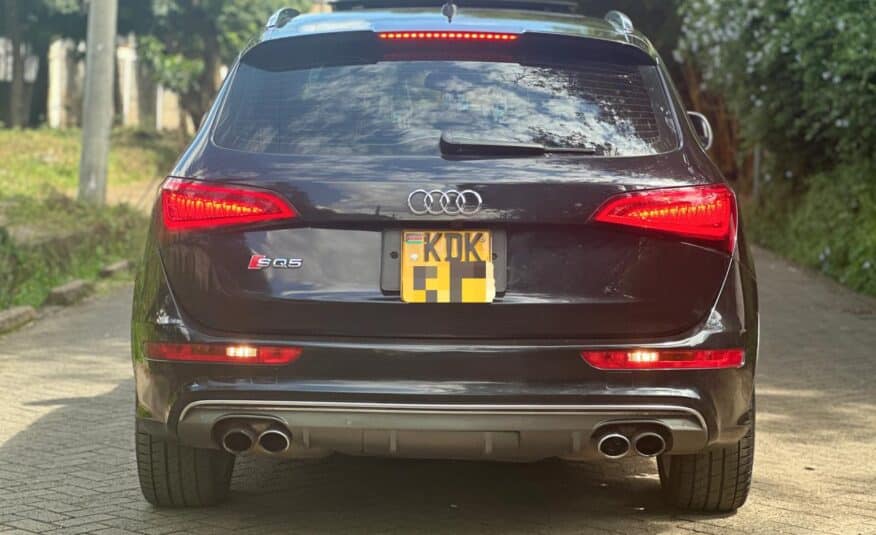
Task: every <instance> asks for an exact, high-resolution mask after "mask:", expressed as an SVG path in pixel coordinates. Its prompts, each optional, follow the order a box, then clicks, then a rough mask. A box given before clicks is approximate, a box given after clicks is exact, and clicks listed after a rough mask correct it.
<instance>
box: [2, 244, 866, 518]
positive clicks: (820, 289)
mask: <svg viewBox="0 0 876 535" xmlns="http://www.w3.org/2000/svg"><path fill="white" fill-rule="evenodd" d="M757 256H758V268H759V275H760V281H761V283H760V284H761V298H762V311H763V317H762V326H763V348H762V354H761V355H762V356H761V364H760V370H759V372H760V378H759V386H758V389H759V390H758V395H759V398H758V409H759V413H758V432H759V434H758V441H757V451H758V452H757V464H756V466H755V483H754V488H753V491H752V495H751V498H750V501H749V504H748V505H747V506H746V507H745V508H743V509H742V510H740V512H739V513H738V514H736V515H733V516H726V517H721V516H694V515H681V514H678V513H675V512H673V511H672V510H669V509H667V508H666V507H665V506H663V505H662V504H661V502H660V499H659V495H658V481H657V476H656V473H655V467H654V465H653V463H650V462H645V461H642V460H636V459H632V460H629V461H624V462H617V463H592V464H579V465H572V464H563V463H560V462H544V463H538V464H522V465H502V464H484V463H464V462H432V461H429V462H424V461H391V460H374V459H355V458H340V457H339V458H330V459H327V460H322V461H317V462H312V463H296V462H273V461H270V460H255V461H252V460H251V461H246V462H241V463H239V464H238V466H237V468H236V469H235V478H234V483H233V495H232V499H231V501H230V503H229V504H227V505H226V506H223V507H221V508H217V509H210V510H195V511H171V510H165V511H157V510H155V509H153V508H152V507H151V506H149V505H148V504H147V503H146V502H144V501H143V500H142V499H141V497H140V492H139V489H138V488H137V481H136V476H135V473H134V467H133V455H132V451H133V443H132V442H133V441H132V417H131V410H132V408H133V404H132V402H133V387H132V380H131V369H130V364H129V362H128V333H127V330H128V329H127V318H128V309H129V299H130V289H129V288H127V287H125V288H120V289H116V290H114V291H111V292H109V293H108V294H106V295H103V296H101V297H98V298H95V299H93V300H91V301H90V302H88V303H85V304H83V305H80V306H77V307H75V308H72V309H69V310H66V311H64V312H62V313H59V314H57V315H54V316H51V317H49V318H47V319H45V320H43V321H41V322H39V323H37V324H35V325H33V326H31V327H29V328H27V329H25V330H23V331H20V332H18V333H15V334H13V335H10V336H7V337H5V338H0V533H6V532H51V533H86V532H96V533H127V532H138V533H155V534H158V533H173V532H181V533H226V532H229V531H232V530H233V531H241V532H252V533H258V534H259V535H262V534H264V533H268V532H301V533H314V532H374V533H394V532H398V533H407V532H420V531H424V532H425V531H429V532H486V533H510V532H517V533H556V532H559V533H573V532H591V531H595V532H611V533H625V534H626V533H632V532H636V533H638V532H646V533H651V532H653V533H679V532H697V533H724V532H735V531H739V532H748V533H766V532H770V533H772V532H787V533H810V532H829V533H876V460H874V457H873V455H874V451H873V450H874V449H876V384H874V379H876V374H874V371H873V366H874V365H876V302H874V301H872V300H867V299H864V298H861V297H859V296H856V295H854V294H851V293H849V292H847V291H845V290H843V289H841V288H839V287H837V286H836V285H834V284H832V283H830V282H827V281H825V280H823V279H821V278H819V277H813V276H811V275H809V274H807V273H805V272H803V271H801V270H798V269H795V268H793V267H792V266H790V265H789V264H787V263H785V262H783V261H781V260H779V259H777V258H776V257H774V256H772V255H770V254H768V253H765V252H762V251H758V253H757Z"/></svg>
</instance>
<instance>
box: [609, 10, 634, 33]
mask: <svg viewBox="0 0 876 535" xmlns="http://www.w3.org/2000/svg"><path fill="white" fill-rule="evenodd" d="M605 22H607V23H609V24H611V25H612V26H613V27H614V29H615V30H617V31H619V32H620V33H633V30H635V29H636V28H635V27H634V26H633V21H631V20H630V18H629V17H628V16H626V15H625V14H624V13H622V12H620V11H618V10H616V9H612V10H611V11H609V12H608V13H606V14H605Z"/></svg>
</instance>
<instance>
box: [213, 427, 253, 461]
mask: <svg viewBox="0 0 876 535" xmlns="http://www.w3.org/2000/svg"><path fill="white" fill-rule="evenodd" d="M220 442H221V443H222V448H223V449H224V450H225V451H227V452H228V453H231V454H233V455H239V454H241V453H244V452H247V451H249V450H250V449H252V447H253V445H254V444H255V442H256V437H255V433H253V431H252V429H249V428H247V427H232V428H231V429H229V430H227V431H226V432H225V434H223V435H222V440H221V441H220Z"/></svg>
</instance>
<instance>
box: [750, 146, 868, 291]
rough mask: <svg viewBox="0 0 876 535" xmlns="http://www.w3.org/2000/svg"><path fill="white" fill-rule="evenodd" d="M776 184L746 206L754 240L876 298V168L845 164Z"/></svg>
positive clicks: (768, 186)
mask: <svg viewBox="0 0 876 535" xmlns="http://www.w3.org/2000/svg"><path fill="white" fill-rule="evenodd" d="M807 182H808V184H809V187H808V189H807V191H805V192H804V193H802V194H795V193H794V192H793V188H792V187H791V183H790V181H787V180H781V181H778V182H771V183H770V184H768V185H767V187H766V189H765V190H764V192H763V197H762V199H761V200H760V202H759V203H758V204H756V205H748V206H746V212H747V213H746V214H745V215H746V220H747V223H749V226H748V228H749V231H750V232H751V233H752V235H753V238H754V239H755V240H756V241H758V242H760V243H763V244H764V245H766V246H768V247H770V248H771V249H774V250H776V251H778V252H779V253H781V254H784V255H785V256H788V257H789V258H792V259H794V260H796V261H798V262H800V263H802V264H805V265H808V266H810V267H813V268H816V269H818V270H820V271H822V272H824V273H826V274H827V275H830V276H831V277H834V278H836V279H838V280H839V281H840V282H842V283H844V284H847V285H848V286H850V287H851V288H854V289H856V290H859V291H863V292H866V293H870V294H874V295H876V165H874V164H872V163H857V164H844V165H840V166H838V167H836V168H835V169H833V170H832V171H828V172H823V173H818V174H815V175H812V176H811V177H809V178H808V181H807Z"/></svg>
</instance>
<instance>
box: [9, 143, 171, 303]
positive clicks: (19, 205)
mask: <svg viewBox="0 0 876 535" xmlns="http://www.w3.org/2000/svg"><path fill="white" fill-rule="evenodd" d="M79 138H80V132H79V131H78V130H68V131H59V130H48V129H38V130H0V162H3V163H2V166H0V185H2V187H0V309H3V308H6V307H9V306H16V305H32V306H38V305H40V304H42V302H43V300H44V299H45V297H46V295H48V292H49V290H50V289H51V288H53V287H55V286H58V285H60V284H64V283H65V282H68V281H69V280H72V279H76V278H82V279H92V278H95V277H96V275H97V273H98V271H99V270H100V268H101V266H103V265H105V264H107V263H110V262H112V261H115V260H120V259H131V260H136V259H137V258H138V257H139V256H140V254H141V252H142V251H141V247H142V241H143V238H144V237H145V231H146V224H147V218H148V214H147V213H146V210H147V209H148V206H149V204H150V203H151V199H152V198H153V197H152V195H153V192H154V186H155V183H156V181H157V180H158V179H160V178H161V177H162V176H164V174H166V173H167V172H168V170H169V169H170V167H171V166H172V165H173V159H174V158H175V157H176V155H177V154H178V153H179V150H180V148H181V146H182V144H183V140H182V139H181V138H179V136H178V135H176V134H174V135H168V136H166V135H159V134H156V133H147V132H138V131H129V130H119V131H117V132H116V133H115V134H114V135H113V140H112V147H113V148H112V152H111V155H110V164H109V198H110V204H109V205H108V206H106V207H102V208H96V207H94V206H87V205H83V204H81V203H79V202H77V201H75V200H74V199H75V193H76V187H77V180H78V179H77V177H78V158H79ZM132 199H133V202H134V205H132V204H131V203H130V202H119V201H120V200H128V201H131V200H132ZM114 201H115V202H114Z"/></svg>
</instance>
